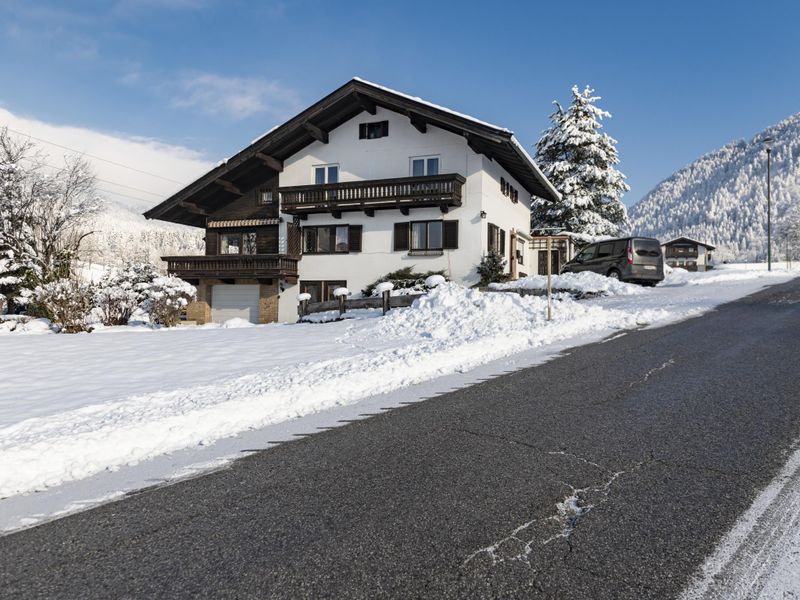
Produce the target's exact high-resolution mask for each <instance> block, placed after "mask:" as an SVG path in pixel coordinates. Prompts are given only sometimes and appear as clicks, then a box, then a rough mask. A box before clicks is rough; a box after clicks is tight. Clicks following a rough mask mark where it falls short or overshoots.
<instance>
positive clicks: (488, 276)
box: [477, 252, 510, 286]
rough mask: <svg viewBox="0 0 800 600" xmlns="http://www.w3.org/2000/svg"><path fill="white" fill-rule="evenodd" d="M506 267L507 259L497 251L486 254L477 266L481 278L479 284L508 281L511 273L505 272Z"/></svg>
mask: <svg viewBox="0 0 800 600" xmlns="http://www.w3.org/2000/svg"><path fill="white" fill-rule="evenodd" d="M505 268H506V260H505V259H504V258H503V257H502V256H500V255H499V254H498V253H497V252H490V253H489V254H487V255H485V256H484V257H483V258H482V259H481V262H480V264H479V265H478V268H477V271H478V275H480V278H481V279H480V281H479V282H478V285H479V286H485V285H489V284H490V283H502V282H503V281H508V279H509V277H510V275H509V274H508V273H506V272H505Z"/></svg>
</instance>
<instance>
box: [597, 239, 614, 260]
mask: <svg viewBox="0 0 800 600" xmlns="http://www.w3.org/2000/svg"><path fill="white" fill-rule="evenodd" d="M613 252H614V244H613V243H611V242H606V243H605V244H600V245H599V246H598V247H597V258H603V257H604V256H611V255H612V254H613Z"/></svg>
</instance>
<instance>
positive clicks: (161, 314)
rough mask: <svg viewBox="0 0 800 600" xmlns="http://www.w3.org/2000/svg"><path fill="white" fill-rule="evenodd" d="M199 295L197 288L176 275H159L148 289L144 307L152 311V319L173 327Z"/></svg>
mask: <svg viewBox="0 0 800 600" xmlns="http://www.w3.org/2000/svg"><path fill="white" fill-rule="evenodd" d="M196 296H197V289H196V288H195V287H194V286H193V285H191V284H189V283H186V282H185V281H184V280H183V279H180V278H179V277H175V276H174V275H166V276H164V277H157V278H156V279H155V280H153V283H152V284H151V285H150V287H149V288H148V289H147V300H145V302H144V303H143V306H142V308H144V310H146V311H147V312H149V313H150V320H151V321H153V322H154V323H158V324H160V325H166V326H167V327H172V326H173V325H177V323H178V321H180V319H181V312H182V311H183V310H184V309H185V308H186V307H187V306H188V305H189V303H190V302H191V301H193V300H194V299H195V298H196Z"/></svg>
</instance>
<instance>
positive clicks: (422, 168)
mask: <svg viewBox="0 0 800 600" xmlns="http://www.w3.org/2000/svg"><path fill="white" fill-rule="evenodd" d="M410 160H411V176H412V177H424V176H426V175H438V174H439V157H438V156H412V157H411V159H410Z"/></svg>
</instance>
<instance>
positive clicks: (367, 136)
mask: <svg viewBox="0 0 800 600" xmlns="http://www.w3.org/2000/svg"><path fill="white" fill-rule="evenodd" d="M388 135H389V121H378V122H377V123H361V124H359V126H358V139H360V140H376V139H378V138H382V137H386V136H388Z"/></svg>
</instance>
